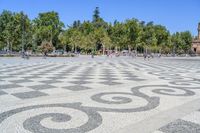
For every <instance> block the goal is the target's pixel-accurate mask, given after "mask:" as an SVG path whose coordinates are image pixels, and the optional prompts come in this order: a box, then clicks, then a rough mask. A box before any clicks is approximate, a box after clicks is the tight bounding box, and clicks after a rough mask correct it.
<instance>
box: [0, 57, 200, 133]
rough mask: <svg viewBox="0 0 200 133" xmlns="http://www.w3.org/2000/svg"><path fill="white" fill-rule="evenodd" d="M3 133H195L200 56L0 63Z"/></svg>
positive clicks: (199, 122)
mask: <svg viewBox="0 0 200 133" xmlns="http://www.w3.org/2000/svg"><path fill="white" fill-rule="evenodd" d="M0 132H1V133H30V132H33V133H84V132H91V133H112V132H113V133H146V132H151V133H176V132H178V133H199V132H200V58H191V57H188V58H154V59H150V60H149V61H148V60H144V59H143V58H131V57H119V58H116V57H113V58H109V57H106V56H105V57H95V58H93V59H92V58H91V57H89V56H81V57H68V58H47V59H43V58H39V57H38V58H34V57H32V58H30V59H29V60H25V59H21V58H19V57H16V58H0Z"/></svg>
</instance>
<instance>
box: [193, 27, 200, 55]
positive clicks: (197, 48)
mask: <svg viewBox="0 0 200 133" xmlns="http://www.w3.org/2000/svg"><path fill="white" fill-rule="evenodd" d="M197 30H198V36H197V38H195V39H193V41H192V50H193V51H194V52H195V53H196V54H200V23H199V24H198V28H197Z"/></svg>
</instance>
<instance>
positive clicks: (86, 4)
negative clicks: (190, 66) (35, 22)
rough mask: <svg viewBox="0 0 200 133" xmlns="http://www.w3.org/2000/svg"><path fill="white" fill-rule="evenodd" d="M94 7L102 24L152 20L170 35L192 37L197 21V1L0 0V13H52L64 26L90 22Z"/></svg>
mask: <svg viewBox="0 0 200 133" xmlns="http://www.w3.org/2000/svg"><path fill="white" fill-rule="evenodd" d="M97 6H98V7H99V8H100V12H101V14H100V15H101V17H102V18H104V20H106V21H109V22H113V21H114V20H116V19H117V20H118V21H123V20H125V19H128V18H137V19H139V20H144V21H146V22H148V21H154V23H155V24H162V25H164V26H166V27H167V28H168V29H169V30H170V32H171V33H173V32H176V31H185V30H189V31H191V33H192V34H193V35H196V34H197V24H198V22H200V0H0V12H2V11H3V10H4V9H6V10H11V11H15V12H19V11H24V12H25V13H26V14H28V16H29V17H30V18H31V19H34V18H35V17H37V15H38V13H39V12H46V11H52V10H54V11H56V12H58V13H59V15H60V18H61V20H62V21H63V22H64V23H65V25H70V24H72V22H73V21H74V20H78V19H79V20H81V21H83V20H91V19H92V14H93V10H94V8H95V7H97Z"/></svg>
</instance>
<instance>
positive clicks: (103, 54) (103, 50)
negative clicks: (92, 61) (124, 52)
mask: <svg viewBox="0 0 200 133" xmlns="http://www.w3.org/2000/svg"><path fill="white" fill-rule="evenodd" d="M103 55H105V46H104V45H103Z"/></svg>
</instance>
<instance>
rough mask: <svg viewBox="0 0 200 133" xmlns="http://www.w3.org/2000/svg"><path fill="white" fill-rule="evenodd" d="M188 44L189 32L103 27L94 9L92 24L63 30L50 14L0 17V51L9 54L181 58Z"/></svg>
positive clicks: (134, 24)
mask: <svg viewBox="0 0 200 133" xmlns="http://www.w3.org/2000/svg"><path fill="white" fill-rule="evenodd" d="M191 42H192V35H191V33H190V32H189V31H185V32H177V33H174V34H172V35H171V34H170V32H169V31H168V30H167V29H166V27H164V26H162V25H155V24H154V23H153V22H148V23H145V22H144V21H139V20H137V19H134V18H133V19H128V20H126V21H125V22H118V21H117V20H116V21H114V23H107V22H105V21H104V20H103V18H101V16H100V11H99V8H98V7H96V8H95V10H94V13H93V19H92V21H83V22H81V21H80V20H76V21H74V22H73V24H72V25H71V26H68V27H67V28H66V29H64V24H63V22H61V21H60V18H59V15H58V13H57V12H54V11H51V12H45V13H39V15H38V17H37V18H35V19H34V20H32V21H31V20H30V19H29V18H28V16H27V15H26V14H24V13H23V12H20V13H12V12H10V11H3V12H2V13H1V14H0V49H5V48H6V49H7V50H10V51H12V50H14V51H20V50H23V49H24V50H27V49H32V50H33V51H36V50H37V49H38V48H40V49H41V50H42V49H43V52H44V51H47V52H49V51H52V47H55V49H64V50H68V51H73V52H77V51H79V52H86V53H88V52H90V53H91V52H92V51H93V52H95V51H102V50H106V49H107V50H110V49H116V50H123V49H128V50H135V51H138V52H148V51H150V52H161V53H166V54H167V53H178V54H182V53H188V52H189V50H190V48H191ZM41 44H42V45H41ZM47 44H48V45H47ZM49 44H51V45H49ZM47 49H48V50H47ZM103 53H104V52H103Z"/></svg>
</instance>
